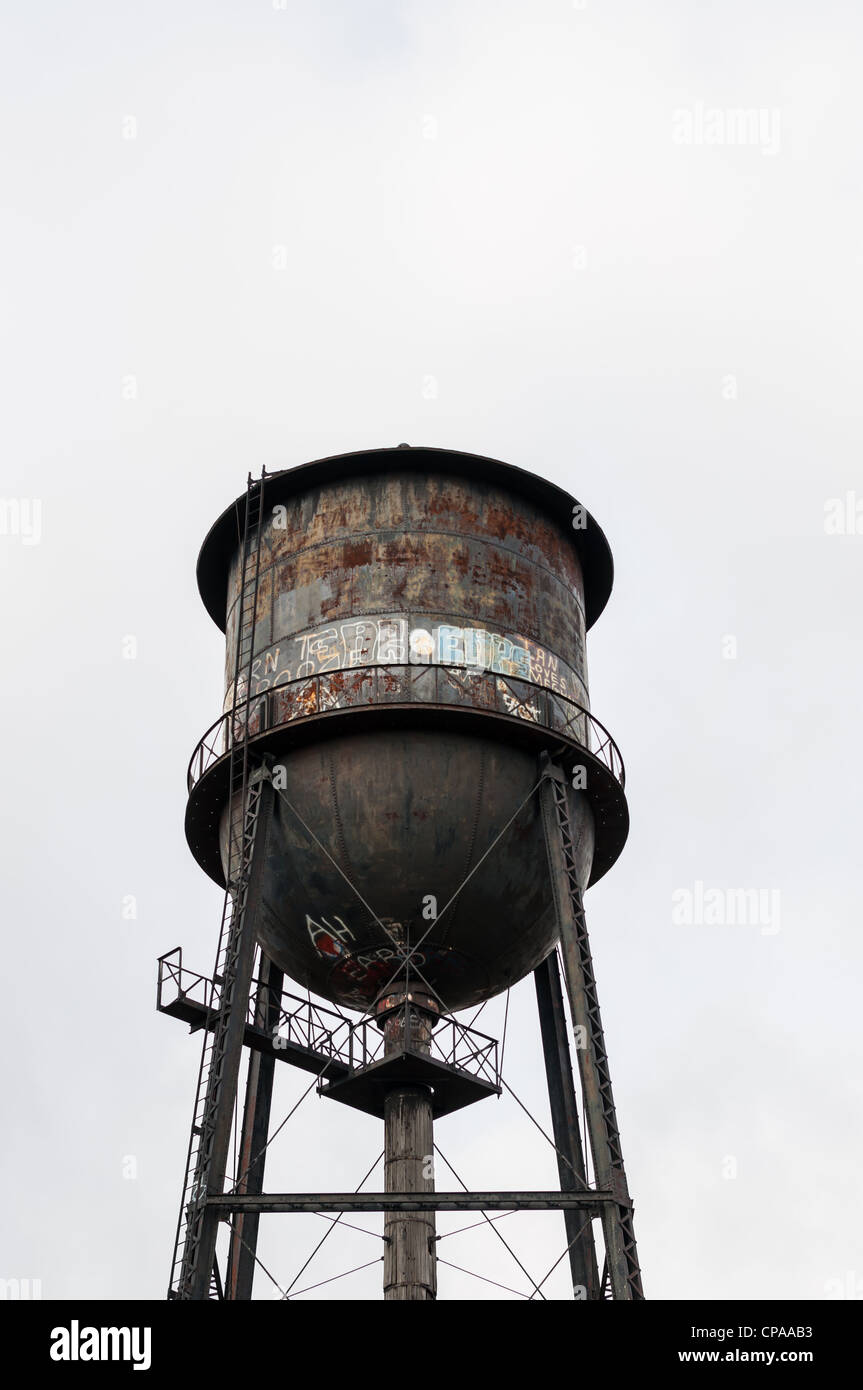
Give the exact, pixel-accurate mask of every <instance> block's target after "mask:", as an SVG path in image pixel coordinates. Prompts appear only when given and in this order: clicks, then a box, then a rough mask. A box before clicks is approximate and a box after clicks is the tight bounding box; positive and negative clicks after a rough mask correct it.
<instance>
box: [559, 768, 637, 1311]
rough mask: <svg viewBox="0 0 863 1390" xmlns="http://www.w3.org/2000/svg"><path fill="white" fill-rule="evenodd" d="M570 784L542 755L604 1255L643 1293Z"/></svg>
mask: <svg viewBox="0 0 863 1390" xmlns="http://www.w3.org/2000/svg"><path fill="white" fill-rule="evenodd" d="M568 795H569V789H568V783H567V779H566V775H565V773H564V772H563V770H562V768H560V767H558V766H557V765H556V764H555V763H553V762H552V761H551V759H550V758H549V757H548V755H547V754H546V755H543V781H542V786H541V788H540V796H541V798H542V819H543V829H544V831H545V842H546V849H547V851H548V862H549V870H550V874H551V884H552V892H553V895H554V904H555V910H556V913H557V921H558V929H559V932H560V944H561V951H562V954H563V964H564V973H565V976H566V987H567V993H568V996H569V1007H570V1013H571V1015H572V1023H573V1027H574V1028H576V1029H577V1030H578V1033H577V1037H576V1041H577V1042H580V1043H583V1045H580V1046H578V1047H577V1049H576V1051H577V1054H578V1065H579V1072H580V1075H581V1091H582V1095H583V1097H584V1105H585V1116H586V1119H587V1130H588V1136H589V1139H590V1149H591V1154H592V1156H593V1171H594V1175H595V1178H596V1183H597V1186H598V1187H599V1188H600V1189H606V1190H609V1191H611V1192H613V1193H614V1194H615V1197H616V1199H617V1200H616V1202H615V1204H614V1205H613V1206H612V1205H609V1206H608V1207H607V1208H606V1209H605V1210H604V1212H603V1218H602V1225H603V1235H604V1238H605V1248H606V1258H607V1261H608V1272H609V1278H610V1282H611V1293H612V1297H613V1298H615V1299H640V1298H643V1297H644V1294H643V1292H642V1287H641V1271H640V1269H639V1265H638V1252H637V1249H636V1244H635V1229H634V1226H633V1221H632V1201H631V1199H630V1196H629V1189H628V1187H627V1183H626V1172H625V1170H624V1166H623V1151H622V1149H621V1145H620V1131H619V1129H618V1126H617V1115H616V1112H615V1109H614V1098H613V1096H612V1091H611V1074H610V1072H609V1067H608V1054H607V1052H606V1050H605V1037H604V1035H603V1031H602V1020H601V1018H600V1013H599V998H598V996H597V992H596V980H595V978H594V973H593V959H592V957H591V954H590V942H589V940H588V935H587V921H586V919H585V915H584V904H583V901H582V896H581V885H580V884H579V881H578V874H577V871H576V857H575V854H576V846H575V843H574V841H573V837H572V827H571V823H570V817H569V800H568Z"/></svg>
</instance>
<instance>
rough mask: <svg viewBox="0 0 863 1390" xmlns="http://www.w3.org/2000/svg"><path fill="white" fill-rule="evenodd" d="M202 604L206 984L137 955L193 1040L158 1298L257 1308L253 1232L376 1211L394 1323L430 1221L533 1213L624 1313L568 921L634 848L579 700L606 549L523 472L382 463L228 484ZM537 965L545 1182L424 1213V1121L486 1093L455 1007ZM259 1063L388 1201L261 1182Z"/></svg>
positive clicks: (604, 592)
mask: <svg viewBox="0 0 863 1390" xmlns="http://www.w3.org/2000/svg"><path fill="white" fill-rule="evenodd" d="M198 584H199V588H200V592H201V596H202V598H203V601H204V604H205V605H206V607H207V610H208V612H209V613H210V615H211V617H212V618H213V620H214V621H215V622H216V623H217V624H218V626H219V627H220V628H221V629H222V631H224V632H225V633H226V670H225V693H224V702H223V706H222V711H223V712H222V714H221V716H220V717H219V718H218V719H217V720H216V721H215V723H214V724H213V725H212V727H211V728H210V729H209V730H208V731H207V733H206V734H205V735H204V737H203V738H202V739H201V741H200V743H199V745H198V747H197V748H196V750H195V752H194V754H193V757H192V761H191V764H190V768H189V778H188V785H189V800H188V809H187V815H186V834H187V838H188V842H189V845H190V848H191V850H192V852H193V854H194V855H195V858H196V859H197V860H198V862H199V864H200V865H201V867H202V868H203V869H204V870H205V872H206V873H207V874H209V875H210V877H211V878H213V879H214V880H215V881H216V882H217V883H219V884H220V885H221V886H222V887H224V889H225V898H224V910H223V915H222V924H221V932H220V938H219V945H218V951H217V957H216V963H215V968H214V970H213V973H212V976H209V977H205V976H201V975H195V974H193V973H192V972H190V971H189V970H188V969H187V968H186V967H184V965H183V962H182V953H181V951H180V950H179V948H178V949H177V950H175V951H172V952H169V953H168V954H166V955H165V956H163V957H162V958H161V960H160V963H159V1007H160V1009H162V1010H163V1011H164V1012H167V1013H171V1014H173V1015H174V1016H175V1017H179V1018H183V1019H185V1020H186V1021H187V1022H189V1023H190V1024H191V1025H192V1028H193V1029H198V1030H200V1031H201V1032H202V1036H203V1048H202V1057H201V1065H200V1071H199V1079H198V1092H197V1099H196V1106H195V1113H194V1117H193V1122H192V1129H191V1135H190V1142H189V1151H188V1159H187V1168H186V1180H185V1185H184V1191H183V1198H182V1204H181V1211H180V1219H179V1222H178V1228H177V1240H176V1247H175V1252H174V1265H173V1270H172V1276H171V1285H170V1296H171V1297H174V1298H181V1299H208V1298H212V1297H217V1298H233V1299H243V1298H249V1297H251V1290H252V1275H253V1272H254V1268H255V1263H256V1244H257V1232H258V1222H259V1218H260V1216H261V1215H262V1214H264V1213H275V1212H281V1213H290V1212H298V1211H315V1212H322V1213H325V1214H326V1213H333V1212H350V1211H377V1212H384V1213H385V1216H384V1242H385V1244H384V1250H385V1254H384V1257H383V1265H384V1296H385V1297H386V1298H388V1299H396V1300H408V1299H430V1298H434V1296H435V1293H436V1257H435V1248H436V1239H435V1236H436V1232H435V1213H436V1212H437V1211H439V1210H446V1211H460V1210H479V1211H483V1212H488V1211H503V1210H513V1211H517V1210H522V1209H524V1210H537V1209H556V1210H560V1211H561V1212H562V1213H563V1216H564V1224H565V1230H566V1238H567V1245H566V1249H567V1251H568V1256H569V1263H570V1269H571V1274H572V1282H573V1289H574V1294H575V1297H577V1298H584V1299H588V1300H590V1299H599V1298H607V1297H611V1298H616V1299H638V1298H641V1297H642V1296H643V1294H642V1289H641V1277H640V1272H639V1266H638V1259H637V1253H636V1245H635V1236H634V1231H633V1224H632V1203H631V1199H630V1196H629V1192H628V1188H627V1183H626V1176H625V1172H624V1165H623V1156H622V1152H621V1146H620V1136H619V1132H618V1126H617V1120H616V1116H615V1109H614V1102H613V1098H612V1091H611V1080H610V1075H609V1069H608V1059H607V1055H606V1049H605V1043H604V1038H603V1031H602V1024H601V1021H600V1014H599V1004H598V999H597V993H596V983H595V979H594V973H593V966H592V961H591V954H590V948H589V943H588V936H587V928H586V923H585V917H584V909H583V904H582V894H583V892H584V890H585V889H586V888H587V887H588V886H589V885H590V884H591V883H593V882H595V881H596V880H597V879H598V878H599V877H600V876H601V875H602V874H604V873H605V872H606V871H607V870H608V869H609V868H610V866H611V865H612V864H613V863H614V861H615V859H616V858H617V856H618V855H619V853H620V851H621V848H622V846H623V843H624V840H625V838H626V833H627V827H628V816H627V808H626V801H625V797H624V790H623V784H624V773H623V764H622V760H621V758H620V754H619V752H618V750H617V747H616V745H615V743H614V741H613V739H612V738H611V736H610V734H609V733H608V732H607V730H606V729H605V728H604V726H603V725H602V724H601V723H600V722H599V720H598V719H596V717H595V716H594V715H593V714H592V713H591V712H590V702H589V693H588V685H587V666H586V656H585V635H586V632H587V630H588V628H589V627H590V626H591V624H592V623H593V622H595V621H596V619H597V618H598V617H599V615H600V613H601V612H602V610H603V608H604V606H605V604H606V602H607V600H608V597H609V593H610V590H611V584H612V561H611V553H610V550H609V547H608V544H607V542H606V540H605V537H604V535H603V533H602V531H601V530H600V529H599V527H598V526H597V524H596V522H595V521H594V520H593V518H592V517H591V516H590V515H589V514H588V513H587V512H586V511H585V509H584V508H583V507H582V506H581V505H580V504H579V503H578V502H576V501H575V499H574V498H573V497H571V496H569V495H568V494H567V493H565V492H563V491H562V490H561V489H560V488H558V487H556V486H554V485H552V484H551V483H549V482H546V481H545V480H543V479H541V478H539V477H536V476H534V475H532V474H530V473H527V472H524V471H523V470H521V469H518V468H514V467H511V466H509V465H507V464H504V463H501V462H498V461H496V460H494V459H488V458H482V457H477V456H475V455H472V454H464V453H458V452H455V451H453V450H447V449H430V448H411V447H409V446H408V445H406V444H402V445H399V446H397V447H396V448H389V449H378V450H370V451H363V452H360V453H351V454H345V455H340V456H337V457H334V458H327V459H321V460H318V461H316V462H313V463H307V464H305V465H303V466H301V467H298V468H293V469H288V470H286V471H284V472H279V473H275V474H270V475H267V474H266V473H265V474H263V475H262V476H261V478H259V479H252V478H251V477H250V478H249V481H248V486H247V491H246V494H245V495H244V496H243V497H241V498H238V499H237V501H236V502H235V503H234V504H233V505H232V506H231V507H229V508H228V510H227V511H225V512H224V513H223V515H222V516H221V517H220V518H219V520H218V521H217V522H216V524H215V525H214V526H213V528H212V530H211V531H210V533H209V535H208V536H207V538H206V540H205V542H204V545H203V547H202V550H201V554H200V558H199V561H198ZM559 959H560V960H561V961H562V963H563V972H562V977H561V971H560V968H559ZM530 972H533V974H534V977H535V984H536V993H537V1002H538V1010H539V1022H540V1030H541V1035H542V1043H543V1052H544V1057H545V1066H546V1077H547V1082H548V1089H549V1099H550V1105H551V1115H552V1125H553V1144H554V1147H555V1149H556V1151H557V1163H558V1172H559V1176H560V1188H559V1190H555V1191H550V1192H549V1191H534V1190H529V1191H519V1192H485V1191H483V1192H453V1191H446V1192H443V1191H441V1190H440V1189H439V1187H437V1186H436V1184H435V1180H434V1177H433V1176H432V1174H431V1171H430V1164H429V1156H430V1155H431V1154H432V1153H433V1145H434V1137H433V1131H434V1125H435V1124H436V1122H437V1121H438V1120H439V1119H440V1118H442V1117H443V1116H445V1115H447V1114H449V1113H451V1112H452V1111H454V1110H457V1109H460V1108H462V1107H464V1106H466V1105H470V1104H474V1103H476V1102H478V1101H480V1100H482V1099H484V1098H486V1097H489V1096H492V1095H499V1094H500V1092H501V1087H502V1086H503V1085H505V1084H506V1083H505V1081H504V1079H503V1078H502V1076H501V1074H500V1070H499V1065H498V1052H497V1043H496V1041H495V1040H494V1039H492V1038H489V1037H486V1036H485V1035H482V1034H480V1033H478V1032H476V1031H475V1030H473V1029H471V1028H469V1027H467V1026H466V1025H465V1023H464V1022H463V1021H462V1020H461V1019H460V1018H459V1017H458V1015H459V1013H460V1011H462V1010H464V1009H466V1008H468V1007H469V1006H472V1005H477V1004H480V1003H481V1002H482V1001H484V1000H486V999H488V998H491V997H492V996H495V995H497V994H499V993H501V992H502V991H504V990H506V989H508V988H509V987H510V986H511V985H513V984H515V983H516V982H517V981H519V980H521V979H523V978H524V977H525V976H526V975H527V974H529V973H530ZM562 978H563V984H562ZM564 989H565V994H566V999H567V1000H568V1012H569V1020H570V1023H571V1026H572V1029H573V1030H574V1035H575V1044H576V1055H577V1059H578V1080H577V1082H576V1075H575V1073H574V1071H573V1068H572V1065H571V1054H570V1047H569V1024H568V1022H567V1016H566V1014H567V1010H566V1006H565V1003H564ZM297 990H299V991H305V993H299V992H296V991H297ZM313 995H314V998H313ZM244 1049H248V1068H247V1074H246V1080H245V1086H244V1094H243V1097H242V1112H241V1120H240V1121H238V1123H237V1131H238V1132H237V1133H236V1135H235V1142H236V1143H237V1144H238V1146H239V1148H238V1154H239V1157H238V1160H237V1163H236V1171H235V1172H234V1173H233V1176H232V1178H231V1179H230V1180H227V1179H226V1174H227V1168H228V1159H229V1149H230V1140H231V1131H232V1124H233V1121H234V1112H235V1105H236V1104H237V1101H238V1089H239V1087H240V1072H241V1059H242V1057H243V1055H244ZM279 1062H284V1063H287V1064H289V1065H293V1066H297V1067H300V1068H303V1069H305V1070H306V1071H307V1072H309V1073H311V1075H312V1077H313V1081H312V1083H311V1084H312V1086H313V1087H314V1086H315V1085H316V1088H317V1090H318V1092H319V1093H321V1094H322V1095H324V1096H326V1097H328V1098H330V1099H332V1100H333V1101H337V1102H339V1103H341V1104H344V1105H347V1106H352V1107H354V1108H357V1109H360V1110H363V1111H365V1112H367V1113H370V1114H373V1115H377V1116H379V1117H380V1118H381V1120H382V1121H383V1127H384V1141H385V1167H384V1172H385V1183H384V1191H383V1192H376V1193H375V1192H356V1193H266V1192H265V1191H264V1186H263V1179H264V1167H265V1159H266V1150H267V1144H268V1132H269V1118H270V1100H271V1093H272V1086H273V1076H274V1072H275V1066H276V1065H277V1063H279ZM315 1078H316V1080H315ZM580 1109H583V1114H584V1125H585V1130H586V1133H587V1136H588V1141H589V1153H590V1157H591V1160H592V1174H591V1170H590V1169H589V1168H588V1167H587V1165H586V1163H585V1152H584V1149H583V1146H582V1140H581V1135H580V1127H579V1113H580ZM225 1223H227V1230H226V1229H225ZM221 1231H225V1235H226V1241H227V1249H226V1250H225V1251H223V1252H222V1254H221V1255H219V1253H218V1243H219V1242H218V1239H217V1238H218V1237H219V1235H220V1232H221ZM600 1233H601V1237H602V1239H601V1242H600V1240H599V1239H598V1236H599V1235H600Z"/></svg>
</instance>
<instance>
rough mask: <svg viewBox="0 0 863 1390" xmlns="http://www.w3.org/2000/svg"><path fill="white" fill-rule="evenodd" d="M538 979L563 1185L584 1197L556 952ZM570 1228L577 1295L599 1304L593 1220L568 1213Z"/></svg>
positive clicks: (584, 1181) (568, 1235)
mask: <svg viewBox="0 0 863 1390" xmlns="http://www.w3.org/2000/svg"><path fill="white" fill-rule="evenodd" d="M533 978H534V984H535V985H536V1002H537V1008H538V1012H539V1026H540V1032H541V1034H542V1050H543V1054H544V1056H545V1075H546V1079H547V1082H548V1099H549V1104H550V1106H551V1124H552V1131H553V1133H554V1143H555V1147H556V1148H557V1171H558V1174H559V1177H560V1185H561V1188H562V1189H563V1191H564V1192H579V1191H581V1192H583V1191H584V1190H585V1188H586V1187H587V1176H586V1173H585V1167H584V1150H583V1148H582V1143H581V1133H580V1131H579V1126H578V1102H577V1098H576V1094H575V1085H574V1081H573V1075H572V1061H571V1058H570V1054H569V1042H568V1040H567V1035H566V1015H565V1014H564V1010H563V993H562V991H561V987H560V968H559V966H558V963H557V952H556V951H552V953H551V955H550V956H547V957H546V959H545V960H544V961H543V962H542V964H541V965H538V966H537V968H536V970H535V971H534V972H533ZM564 1224H565V1228H566V1239H567V1245H568V1249H569V1267H570V1272H571V1274H572V1288H573V1293H574V1295H575V1297H576V1298H577V1299H588V1300H591V1301H592V1300H595V1299H598V1298H599V1297H600V1291H599V1271H598V1269H597V1263H596V1247H595V1245H594V1240H593V1226H592V1224H591V1218H590V1215H589V1214H588V1216H587V1217H584V1216H583V1215H582V1214H581V1213H580V1212H579V1211H577V1210H573V1209H571V1208H570V1209H567V1210H565V1211H564Z"/></svg>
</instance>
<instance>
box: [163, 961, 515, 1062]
mask: <svg viewBox="0 0 863 1390" xmlns="http://www.w3.org/2000/svg"><path fill="white" fill-rule="evenodd" d="M257 988H258V981H257V980H255V981H254V982H253V988H252V992H251V994H250V997H249V1004H248V1011H247V1014H246V1021H247V1023H248V1024H249V1025H250V1026H251V1027H258V1026H259V1025H258V1024H257V1022H256V1010H257V1005H258V1000H257V998H256V995H257ZM218 998H219V986H218V984H217V983H216V982H215V981H214V980H212V979H210V978H208V977H207V976H206V975H199V974H197V973H196V972H195V971H193V970H189V969H188V968H187V967H185V966H184V965H183V949H182V947H181V946H177V947H175V949H174V950H173V951H168V952H166V953H165V955H163V956H160V957H159V975H158V985H157V991H156V1007H157V1008H158V1009H160V1010H161V1011H162V1012H164V1013H169V1012H171V1006H172V1005H174V1004H176V1003H177V1001H178V1000H185V1001H188V1002H189V1004H190V1005H192V1006H193V1007H194V1008H196V1009H197V1010H199V1011H200V1014H201V1021H202V1022H203V1020H204V1018H205V1017H206V1015H207V1011H208V1009H216V1008H218ZM211 1001H212V1002H211ZM274 1002H275V1000H274ZM401 1008H402V1010H403V1012H404V1020H403V1027H402V1038H403V1042H404V1046H405V1047H406V1048H407V1049H409V1050H410V1047H411V1030H412V1027H413V1023H414V1006H413V1005H412V1004H404V1005H402V1006H401ZM278 1009H279V1017H278V1024H277V1026H276V1027H275V1029H274V1030H273V1033H272V1043H273V1047H274V1049H275V1050H276V1051H278V1050H279V1049H286V1048H288V1047H289V1046H293V1047H301V1048H303V1049H305V1050H306V1051H308V1052H314V1053H316V1054H317V1055H318V1056H320V1057H321V1059H322V1060H324V1059H325V1060H327V1061H330V1060H332V1061H337V1062H341V1063H342V1064H343V1065H344V1066H346V1067H349V1068H350V1070H351V1071H360V1070H362V1068H363V1067H368V1066H370V1065H371V1064H372V1062H376V1061H379V1060H380V1059H381V1058H382V1057H383V1055H384V1046H385V1040H384V1036H383V1034H382V1033H381V1031H380V1029H379V1028H378V1026H377V1024H376V1023H375V1022H374V1020H373V1019H370V1018H361V1019H351V1018H348V1017H346V1016H345V1015H344V1014H340V1013H337V1012H336V1011H335V1010H334V1009H329V1008H327V1006H326V1005H325V1004H319V1003H317V1002H316V1001H315V1000H313V999H310V998H306V999H303V998H302V997H301V996H299V995H295V994H288V993H286V992H284V991H280V992H279V1000H278ZM418 1042H419V1043H420V1044H421V1045H420V1046H418V1047H417V1049H416V1050H417V1051H424V1052H425V1053H426V1055H428V1056H430V1057H432V1058H434V1059H435V1060H437V1061H439V1062H444V1063H446V1065H448V1066H451V1067H455V1068H456V1069H457V1070H459V1071H463V1072H467V1073H469V1075H471V1076H473V1077H477V1078H480V1079H481V1080H483V1081H487V1082H489V1084H490V1085H492V1086H495V1087H498V1088H499V1087H500V1066H499V1059H498V1044H497V1041H496V1040H495V1039H494V1038H491V1037H489V1036H488V1035H487V1034H485V1033H479V1032H477V1031H476V1030H475V1029H472V1028H468V1027H466V1026H465V1024H463V1023H460V1022H459V1021H458V1019H456V1018H452V1017H447V1018H442V1019H440V1021H438V1022H436V1023H435V1025H434V1032H433V1033H432V1034H431V1038H429V1035H428V1029H427V1028H425V1029H423V1030H422V1033H421V1037H420V1038H418Z"/></svg>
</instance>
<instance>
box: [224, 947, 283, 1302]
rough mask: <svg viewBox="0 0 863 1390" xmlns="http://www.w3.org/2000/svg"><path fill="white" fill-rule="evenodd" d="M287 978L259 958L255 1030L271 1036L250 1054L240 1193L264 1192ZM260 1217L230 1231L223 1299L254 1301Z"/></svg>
mask: <svg viewBox="0 0 863 1390" xmlns="http://www.w3.org/2000/svg"><path fill="white" fill-rule="evenodd" d="M284 978H285V977H284V974H283V972H282V971H281V970H280V969H279V967H278V966H277V965H274V964H273V962H272V961H271V960H269V959H268V957H267V956H264V955H262V956H261V966H260V971H259V979H258V989H257V993H256V995H255V1026H256V1027H257V1028H260V1029H262V1030H263V1031H264V1032H265V1033H268V1034H269V1036H270V1040H271V1041H270V1049H269V1052H262V1051H254V1052H250V1054H249V1070H248V1073H247V1076H246V1098H245V1103H244V1105H243V1129H242V1138H241V1140H240V1152H239V1157H238V1160H237V1162H238V1168H237V1174H238V1179H237V1184H236V1186H237V1191H238V1192H242V1193H249V1194H256V1193H259V1192H263V1190H264V1165H265V1162H266V1157H267V1138H268V1135H269V1127H270V1105H271V1102H272V1098H273V1077H274V1075H275V1070H276V1055H275V1048H274V1046H273V1043H272V1037H273V1031H274V1029H275V1028H276V1026H277V1025H278V1021H279V1009H280V1003H281V998H282V985H283V983H284ZM259 1221H260V1217H259V1215H258V1213H257V1212H238V1213H237V1214H236V1216H235V1218H234V1221H233V1225H232V1227H231V1246H230V1253H229V1256H228V1272H227V1276H226V1279H225V1297H226V1298H228V1299H234V1300H237V1299H250V1298H251V1297H252V1283H253V1280H254V1274H255V1255H256V1253H257V1248H258V1223H259Z"/></svg>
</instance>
